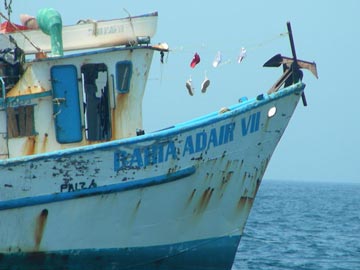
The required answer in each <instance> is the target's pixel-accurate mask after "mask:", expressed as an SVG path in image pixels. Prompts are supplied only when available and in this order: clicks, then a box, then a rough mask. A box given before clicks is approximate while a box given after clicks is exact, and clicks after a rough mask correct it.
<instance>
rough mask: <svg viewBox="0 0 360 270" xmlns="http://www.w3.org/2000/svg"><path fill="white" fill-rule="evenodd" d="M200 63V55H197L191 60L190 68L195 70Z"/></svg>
mask: <svg viewBox="0 0 360 270" xmlns="http://www.w3.org/2000/svg"><path fill="white" fill-rule="evenodd" d="M199 63H200V56H199V54H198V53H195V55H194V57H193V59H192V60H191V63H190V67H192V68H194V67H195V66H196V65H197V64H199Z"/></svg>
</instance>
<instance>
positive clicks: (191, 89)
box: [185, 77, 194, 96]
mask: <svg viewBox="0 0 360 270" xmlns="http://www.w3.org/2000/svg"><path fill="white" fill-rule="evenodd" d="M185 86H186V89H187V90H188V92H189V95H190V96H193V95H194V87H193V86H192V80H191V77H190V78H189V79H188V80H187V81H186V84H185Z"/></svg>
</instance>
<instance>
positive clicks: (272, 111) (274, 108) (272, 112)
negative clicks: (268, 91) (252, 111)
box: [268, 106, 276, 118]
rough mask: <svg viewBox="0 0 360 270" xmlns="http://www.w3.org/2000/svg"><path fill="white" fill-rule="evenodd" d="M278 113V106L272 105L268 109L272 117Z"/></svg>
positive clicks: (269, 115)
mask: <svg viewBox="0 0 360 270" xmlns="http://www.w3.org/2000/svg"><path fill="white" fill-rule="evenodd" d="M275 114H276V107H275V106H274V107H271V108H270V109H269V111H268V117H269V118H271V117H273V116H274V115H275Z"/></svg>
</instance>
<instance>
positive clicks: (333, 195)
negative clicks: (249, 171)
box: [233, 179, 360, 270]
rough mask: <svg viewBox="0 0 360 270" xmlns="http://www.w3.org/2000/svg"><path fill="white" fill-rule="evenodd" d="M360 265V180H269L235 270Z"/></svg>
mask: <svg viewBox="0 0 360 270" xmlns="http://www.w3.org/2000/svg"><path fill="white" fill-rule="evenodd" d="M247 269H257V270H258V269H266V270H268V269H316V270H320V269H327V270H328V269H334V270H335V269H336V270H342V269H349V270H350V269H351V270H356V269H360V184H351V183H323V182H294V181H274V180H266V179H265V180H263V182H262V184H261V186H260V189H259V191H258V195H257V198H256V200H255V202H254V206H253V209H252V212H251V213H250V216H249V219H248V222H247V225H246V228H245V231H244V236H243V238H242V240H241V241H240V246H239V249H238V252H237V255H236V259H235V262H234V266H233V270H247Z"/></svg>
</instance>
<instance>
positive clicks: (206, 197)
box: [196, 187, 214, 214]
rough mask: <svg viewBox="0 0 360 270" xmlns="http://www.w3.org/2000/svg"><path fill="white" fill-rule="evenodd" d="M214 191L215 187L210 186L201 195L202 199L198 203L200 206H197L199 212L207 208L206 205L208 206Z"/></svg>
mask: <svg viewBox="0 0 360 270" xmlns="http://www.w3.org/2000/svg"><path fill="white" fill-rule="evenodd" d="M213 192H214V189H213V188H210V187H208V188H207V189H206V190H205V191H204V192H203V194H202V195H201V198H200V201H199V204H198V208H197V211H196V212H197V213H198V214H199V213H201V212H204V210H205V209H206V207H207V206H208V204H209V201H210V199H211V196H212V194H213Z"/></svg>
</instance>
